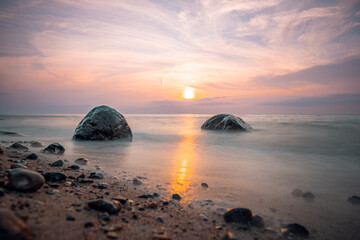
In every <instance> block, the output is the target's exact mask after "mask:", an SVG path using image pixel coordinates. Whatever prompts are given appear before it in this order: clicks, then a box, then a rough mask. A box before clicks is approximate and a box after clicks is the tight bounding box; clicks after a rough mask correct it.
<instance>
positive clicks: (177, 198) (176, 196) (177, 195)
mask: <svg viewBox="0 0 360 240" xmlns="http://www.w3.org/2000/svg"><path fill="white" fill-rule="evenodd" d="M172 198H173V199H175V200H178V201H180V200H181V196H180V195H179V194H177V193H175V194H173V195H172Z"/></svg>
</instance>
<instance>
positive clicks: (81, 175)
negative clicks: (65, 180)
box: [76, 173, 85, 180]
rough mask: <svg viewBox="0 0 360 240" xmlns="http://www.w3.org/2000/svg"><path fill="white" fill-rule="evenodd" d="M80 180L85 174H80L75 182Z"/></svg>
mask: <svg viewBox="0 0 360 240" xmlns="http://www.w3.org/2000/svg"><path fill="white" fill-rule="evenodd" d="M80 178H85V174H83V173H82V174H80V175H79V176H78V177H77V178H76V180H79V179H80Z"/></svg>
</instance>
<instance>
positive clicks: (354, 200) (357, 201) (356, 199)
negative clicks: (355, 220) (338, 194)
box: [347, 196, 360, 205]
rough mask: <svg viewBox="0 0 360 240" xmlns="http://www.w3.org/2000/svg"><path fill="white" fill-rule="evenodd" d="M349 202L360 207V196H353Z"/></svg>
mask: <svg viewBox="0 0 360 240" xmlns="http://www.w3.org/2000/svg"><path fill="white" fill-rule="evenodd" d="M347 200H348V202H349V203H351V204H354V205H359V204H360V197H359V196H352V197H349V198H348V199H347Z"/></svg>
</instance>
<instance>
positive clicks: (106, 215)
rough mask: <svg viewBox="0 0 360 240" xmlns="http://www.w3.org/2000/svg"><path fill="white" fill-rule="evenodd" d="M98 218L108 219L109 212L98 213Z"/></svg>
mask: <svg viewBox="0 0 360 240" xmlns="http://www.w3.org/2000/svg"><path fill="white" fill-rule="evenodd" d="M98 219H101V220H104V221H107V222H108V221H110V216H109V214H108V213H106V212H105V213H100V214H99V215H98Z"/></svg>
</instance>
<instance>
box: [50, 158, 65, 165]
mask: <svg viewBox="0 0 360 240" xmlns="http://www.w3.org/2000/svg"><path fill="white" fill-rule="evenodd" d="M63 165H64V160H61V159H60V160H57V161H56V162H53V163H52V164H50V166H51V167H62V166H63Z"/></svg>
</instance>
